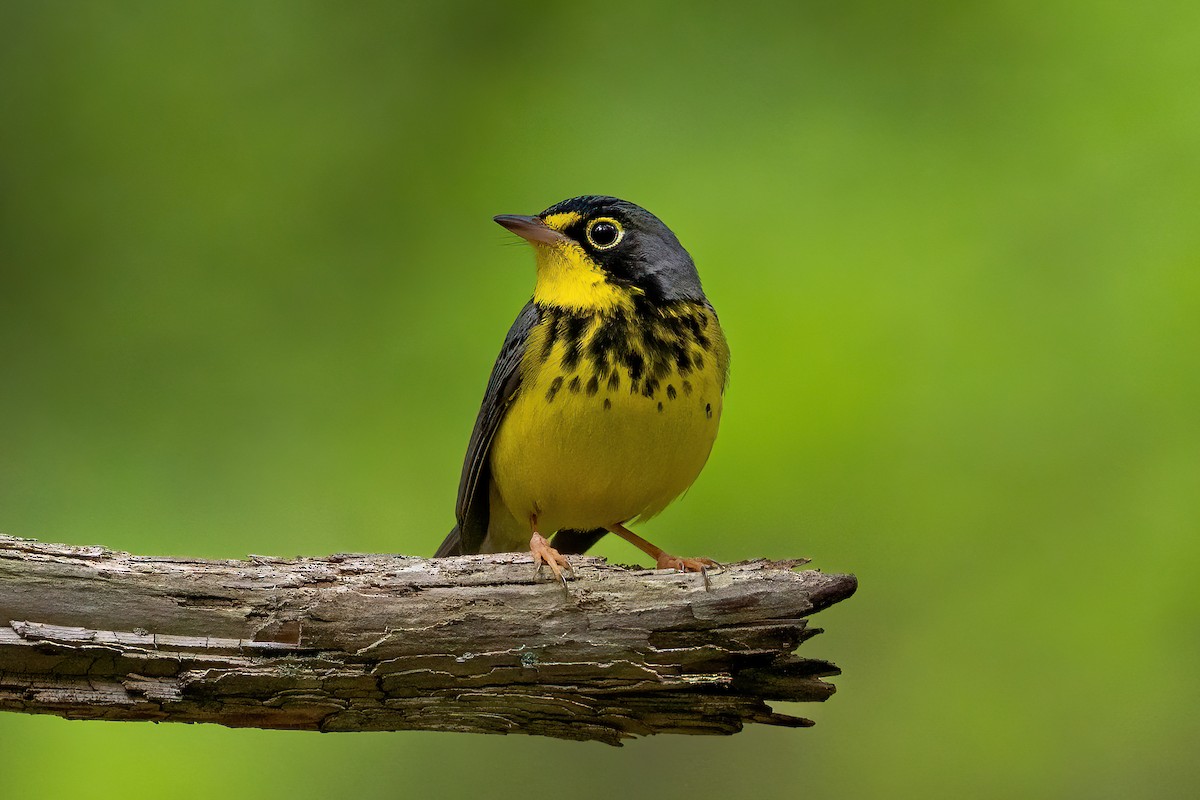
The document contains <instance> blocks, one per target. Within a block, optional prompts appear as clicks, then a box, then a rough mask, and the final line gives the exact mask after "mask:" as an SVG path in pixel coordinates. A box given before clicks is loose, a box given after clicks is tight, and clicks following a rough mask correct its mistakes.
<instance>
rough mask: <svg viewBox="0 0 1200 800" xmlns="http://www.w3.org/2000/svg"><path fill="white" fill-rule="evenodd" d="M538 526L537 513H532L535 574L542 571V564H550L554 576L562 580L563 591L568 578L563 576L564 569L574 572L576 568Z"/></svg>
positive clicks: (531, 550) (530, 542) (530, 517)
mask: <svg viewBox="0 0 1200 800" xmlns="http://www.w3.org/2000/svg"><path fill="white" fill-rule="evenodd" d="M537 528H538V524H537V514H530V515H529V529H530V530H531V531H533V536H531V537H530V539H529V552H530V553H531V554H532V555H533V563H534V564H537V571H536V572H534V573H533V575H534V577H535V578H536V577H537V576H538V574H539V573H541V571H542V565H549V567H550V571H551V572H553V573H554V577H556V578H558V579H559V580H560V581H562V585H563V591H566V589H567V579H566V577H564V576H563V573H562V571H563V570H564V569H565V570H567V571H568V572H571V573H574V572H575V570H574V569H572V568H571V562H569V561H567V559H566V556H564V555H562V554H561V553H559V552H558V551H557V550H555V549H554V548H553V547H551V546H550V542H549V540H547V539H546V537H545V536H542V535H541V534H540V533H538V529H537Z"/></svg>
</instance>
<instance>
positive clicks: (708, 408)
mask: <svg viewBox="0 0 1200 800" xmlns="http://www.w3.org/2000/svg"><path fill="white" fill-rule="evenodd" d="M704 415H705V416H706V417H708V418H709V419H712V403H705V404H704Z"/></svg>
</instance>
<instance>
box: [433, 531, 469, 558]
mask: <svg viewBox="0 0 1200 800" xmlns="http://www.w3.org/2000/svg"><path fill="white" fill-rule="evenodd" d="M461 555H463V549H462V530H460V529H459V527H458V526H457V525H455V526H454V530H452V531H450V533H449V534H447V535H446V540H445V541H444V542H442V546H441V547H439V548H438V549H437V552H436V553H434V554H433V557H434V558H443V557H445V556H461Z"/></svg>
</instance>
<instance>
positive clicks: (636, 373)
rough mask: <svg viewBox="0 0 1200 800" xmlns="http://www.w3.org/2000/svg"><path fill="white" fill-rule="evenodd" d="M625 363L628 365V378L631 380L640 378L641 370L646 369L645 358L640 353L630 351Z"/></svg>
mask: <svg viewBox="0 0 1200 800" xmlns="http://www.w3.org/2000/svg"><path fill="white" fill-rule="evenodd" d="M625 365H626V366H627V367H629V379H630V380H631V381H638V380H641V377H642V372H644V371H645V369H646V360H645V359H644V358H642V354H641V353H630V354H629V356H628V357H627V358H626V359H625Z"/></svg>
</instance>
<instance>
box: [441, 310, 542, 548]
mask: <svg viewBox="0 0 1200 800" xmlns="http://www.w3.org/2000/svg"><path fill="white" fill-rule="evenodd" d="M539 316H540V315H539V312H538V310H537V307H536V306H535V305H534V304H533V301H532V300H530V301H529V302H528V303H526V304H525V307H524V308H522V309H521V313H520V314H518V315H517V319H516V321H514V322H513V324H512V327H511V328H509V329H508V336H506V337H505V338H504V346H503V347H501V348H500V355H499V356H497V357H496V364H495V366H493V367H492V375H491V377H490V378H488V384H487V391H485V392H484V394H483V405H481V406H480V407H479V416H478V417H476V418H475V429H474V430H473V431H471V442H470V444H468V445H467V457H466V459H464V460H463V468H462V477H461V478H460V479H459V482H458V503H457V504H456V505H455V508H454V516H455V518H456V519H457V521H458V524H457V525H456V526H455V528H454V530H452V531H451V532H450V535H449V536H447V537H446V541H445V542H443V543H442V546H441V547H440V548H438V551H437V555H439V556H444V555H466V554H469V553H478V552H479V548H480V547H482V546H483V540H484V537H486V536H487V529H488V484H489V482H490V481H489V479H490V478H491V468H490V467H489V466H488V456H489V454H490V453H491V449H492V439H493V437H495V435H496V429H497V428H499V427H500V420H502V419H503V418H504V413H505V412H506V411H507V410H508V407H509V405H510V404H511V403H512V401H513V398H514V397H516V395H517V391H518V389H519V388H520V385H521V370H520V367H521V359H522V358H524V356H525V345H526V343H527V342H528V341H529V332H530V331H531V330H532V329H533V326H534V325H536V324H537V321H538V317H539Z"/></svg>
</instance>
